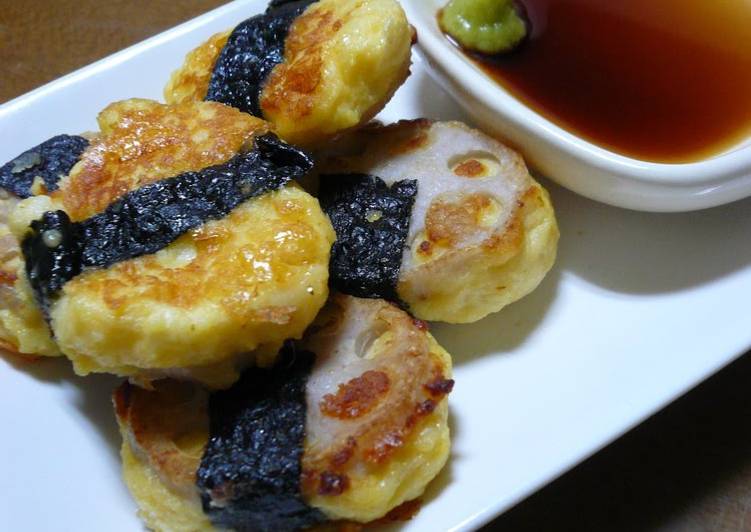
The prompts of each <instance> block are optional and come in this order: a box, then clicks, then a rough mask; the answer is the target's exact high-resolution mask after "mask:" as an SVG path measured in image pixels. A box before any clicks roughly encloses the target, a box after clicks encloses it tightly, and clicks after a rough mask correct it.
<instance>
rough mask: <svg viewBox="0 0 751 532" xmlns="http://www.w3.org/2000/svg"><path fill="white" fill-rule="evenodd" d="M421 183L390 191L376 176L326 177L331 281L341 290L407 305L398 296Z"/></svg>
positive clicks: (402, 184) (323, 200)
mask: <svg viewBox="0 0 751 532" xmlns="http://www.w3.org/2000/svg"><path fill="white" fill-rule="evenodd" d="M416 195H417V181H416V180H404V181H398V182H396V183H394V184H393V185H392V186H391V187H390V188H389V187H388V186H387V185H386V183H384V181H383V180H382V179H381V178H379V177H376V176H372V175H367V174H344V175H324V176H321V187H320V191H319V200H320V202H321V207H322V208H323V210H324V211H325V212H326V214H328V216H329V218H331V224H332V225H333V226H334V231H336V242H335V243H334V246H333V247H332V249H331V261H330V263H329V283H330V284H331V286H332V287H333V288H335V289H336V290H338V291H339V292H343V293H345V294H350V295H353V296H357V297H369V298H376V299H378V298H381V299H386V300H389V301H393V302H396V303H400V304H402V302H401V301H400V300H399V296H398V295H397V293H396V284H397V282H398V280H399V269H400V267H401V262H402V252H403V250H404V246H405V243H406V240H407V233H408V231H409V220H410V216H411V214H412V206H413V204H414V202H415V196H416Z"/></svg>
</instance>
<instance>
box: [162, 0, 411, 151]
mask: <svg viewBox="0 0 751 532" xmlns="http://www.w3.org/2000/svg"><path fill="white" fill-rule="evenodd" d="M411 40H412V30H411V28H410V26H409V24H408V22H407V18H406V16H405V14H404V12H403V10H402V8H401V6H400V5H399V3H398V2H397V1H396V0H320V1H313V0H297V1H286V2H272V3H271V5H269V7H268V9H267V10H266V12H265V13H263V14H260V15H256V16H254V17H251V18H249V19H247V20H246V21H244V22H242V23H240V24H239V25H238V26H237V27H235V28H234V29H233V30H230V31H226V32H223V33H219V34H216V35H214V36H213V37H211V38H210V39H209V40H208V41H206V42H205V43H204V44H202V45H201V46H199V47H198V48H196V49H195V50H193V51H192V52H190V53H189V54H188V55H187V57H186V59H185V63H184V64H183V66H182V67H181V68H180V69H178V70H177V71H175V72H174V73H173V74H172V78H171V79H170V81H169V83H168V84H167V87H166V88H165V91H164V95H165V99H166V101H167V102H169V103H178V102H185V101H195V100H202V99H206V100H210V101H217V102H221V103H225V104H227V105H231V106H233V107H236V108H238V109H240V110H241V111H244V112H247V113H251V114H253V115H255V116H259V117H262V118H264V119H266V120H268V121H269V122H271V123H272V124H273V126H274V129H275V130H276V132H277V133H278V134H279V136H280V137H281V138H283V139H285V140H287V141H288V142H292V143H294V144H300V145H305V146H309V145H318V144H321V143H323V142H324V141H325V140H326V139H328V138H330V137H331V136H333V135H335V134H336V133H338V132H340V131H343V130H346V129H350V128H352V127H355V126H357V125H360V124H364V123H366V122H368V121H369V120H370V119H371V118H372V117H373V116H375V115H376V114H377V113H378V111H379V110H380V109H382V108H383V106H384V105H385V104H386V102H387V101H388V100H389V99H390V98H391V96H392V94H393V93H394V91H395V90H396V89H397V88H398V87H399V86H400V85H401V84H402V82H403V81H404V79H406V77H407V75H408V73H409V64H410V47H411Z"/></svg>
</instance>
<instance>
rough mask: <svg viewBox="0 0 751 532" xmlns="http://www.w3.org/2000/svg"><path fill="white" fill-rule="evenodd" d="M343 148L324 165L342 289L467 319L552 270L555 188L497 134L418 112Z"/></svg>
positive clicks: (335, 273) (432, 314)
mask: <svg viewBox="0 0 751 532" xmlns="http://www.w3.org/2000/svg"><path fill="white" fill-rule="evenodd" d="M334 149H335V150H336V151H330V152H329V153H328V154H325V155H324V156H323V157H324V160H323V162H322V163H321V164H320V165H319V170H320V172H321V174H322V175H321V179H320V194H319V197H320V200H321V204H322V206H323V208H324V210H325V211H326V213H327V214H328V215H329V217H330V218H331V220H332V223H333V225H334V229H335V230H336V233H337V242H336V243H335V244H334V248H333V250H332V259H331V271H330V276H331V285H332V286H333V287H334V288H336V289H337V290H339V291H342V292H345V293H350V294H353V295H356V296H360V297H382V298H386V299H389V300H392V301H396V302H398V303H400V304H401V305H403V306H405V307H406V308H408V309H409V311H410V312H412V313H413V314H414V315H415V316H417V317H418V318H421V319H424V320H436V321H446V322H452V323H464V322H472V321H476V320H479V319H480V318H482V317H484V316H486V315H488V314H490V313H492V312H497V311H499V310H500V309H501V308H503V307H504V306H506V305H508V304H509V303H512V302H514V301H516V300H517V299H519V298H521V297H523V296H524V295H526V294H528V293H529V292H530V291H532V290H533V289H534V288H535V287H536V286H537V285H538V284H539V283H540V281H541V280H542V279H543V277H544V276H545V274H546V273H547V271H548V270H549V269H550V268H551V266H552V264H553V262H554V260H555V254H556V247H557V242H558V227H557V224H556V220H555V215H554V212H553V207H552V205H551V203H550V199H549V197H548V194H547V192H546V191H545V190H544V189H543V188H542V187H541V186H540V185H539V184H538V183H536V182H535V181H534V180H533V179H532V177H531V176H530V175H529V172H528V171H527V168H526V166H525V165H524V162H523V161H522V158H521V157H520V156H519V155H518V154H517V153H516V152H514V151H512V150H511V149H509V148H507V147H505V146H504V145H502V144H501V143H499V142H498V141H496V140H494V139H492V138H490V137H488V136H486V135H484V134H482V133H481V132H479V131H476V130H474V129H471V128H469V127H467V126H465V125H464V124H461V123H459V122H430V121H427V120H417V121H405V122H400V123H398V124H395V125H392V126H388V127H378V126H376V127H370V128H366V129H364V130H361V131H359V132H355V133H352V135H351V136H350V137H349V139H347V141H346V142H343V143H341V144H339V145H338V147H335V148H334Z"/></svg>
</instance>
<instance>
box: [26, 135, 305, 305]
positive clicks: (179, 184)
mask: <svg viewBox="0 0 751 532" xmlns="http://www.w3.org/2000/svg"><path fill="white" fill-rule="evenodd" d="M312 166H313V163H312V160H311V159H310V157H308V155H306V154H305V153H304V152H302V151H300V150H298V149H297V148H295V147H293V146H290V145H289V144H286V143H284V142H283V141H281V140H279V139H278V138H277V137H276V136H275V135H273V134H267V135H264V136H262V137H258V138H256V140H255V146H254V148H253V150H251V151H249V152H246V153H242V154H239V155H237V156H235V157H234V158H232V159H231V160H229V161H227V162H226V163H224V164H219V165H216V166H211V167H208V168H204V169H203V170H200V171H198V172H186V173H184V174H180V175H178V176H176V177H171V178H169V179H164V180H162V181H157V182H156V183H151V184H149V185H146V186H143V187H141V188H139V189H137V190H133V191H131V192H128V193H127V194H125V195H124V196H123V197H121V198H120V199H118V200H117V201H115V202H113V203H112V204H110V205H109V207H107V209H106V210H105V211H104V212H101V213H99V214H96V215H94V216H92V217H91V218H88V219H86V220H83V221H81V222H71V221H70V218H68V215H67V214H66V213H64V212H63V211H56V212H47V213H45V214H44V216H43V217H42V219H41V220H35V221H33V222H32V223H31V232H30V233H29V235H28V236H27V237H26V238H25V239H24V240H23V242H22V243H21V249H22V250H23V254H24V257H25V259H26V273H27V275H28V278H29V282H30V284H31V287H32V289H33V290H34V294H35V296H36V299H37V301H38V303H39V304H40V306H41V307H42V310H43V311H44V312H45V314H47V312H48V310H49V304H50V300H51V299H52V298H53V297H54V296H55V294H56V293H57V291H58V290H60V288H62V286H63V285H64V284H65V283H66V282H67V281H69V280H70V279H72V278H73V277H75V276H76V275H78V274H79V273H81V272H82V271H83V270H84V269H88V268H106V267H108V266H111V265H112V264H115V263H117V262H121V261H124V260H128V259H132V258H135V257H139V256H141V255H147V254H150V253H156V252H157V251H159V250H160V249H163V248H165V247H166V246H167V245H169V244H170V243H172V242H173V241H175V240H176V239H177V238H178V237H179V236H180V235H182V234H184V233H185V232H187V231H189V230H191V229H193V228H195V227H198V226H200V225H201V224H203V223H204V222H207V221H209V220H218V219H221V218H223V217H224V216H226V215H227V214H229V213H230V211H232V209H234V208H235V207H237V206H238V205H239V204H240V203H242V202H244V201H245V200H247V199H249V198H252V197H254V196H258V195H261V194H264V193H266V192H269V191H272V190H276V189H278V188H280V187H282V186H283V185H285V184H286V183H287V182H289V181H290V180H292V179H297V178H299V177H302V176H303V175H305V174H306V173H307V172H308V171H309V170H310V169H311V168H312ZM58 233H59V234H58ZM57 237H59V238H57ZM51 242H52V243H53V244H56V245H50V243H51ZM57 242H59V243H57Z"/></svg>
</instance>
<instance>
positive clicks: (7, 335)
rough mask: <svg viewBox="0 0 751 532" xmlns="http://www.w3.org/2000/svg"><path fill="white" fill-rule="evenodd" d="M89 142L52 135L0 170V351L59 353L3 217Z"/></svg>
mask: <svg viewBox="0 0 751 532" xmlns="http://www.w3.org/2000/svg"><path fill="white" fill-rule="evenodd" d="M88 145H89V140H88V139H86V138H84V137H81V136H78V135H57V136H55V137H52V138H51V139H48V140H46V141H44V142H42V143H41V144H39V145H38V146H35V147H33V148H31V149H29V150H26V151H25V152H23V153H22V154H20V155H18V156H17V157H15V158H14V159H12V160H11V161H9V162H7V163H6V164H4V165H3V166H2V167H0V347H2V348H3V349H6V350H8V351H12V352H16V353H24V354H29V355H56V354H59V353H58V351H57V348H56V346H55V344H54V342H52V340H51V339H50V337H49V334H48V332H47V328H46V326H45V325H44V321H43V319H42V315H41V313H40V312H39V310H38V309H37V308H36V306H35V305H34V303H33V300H32V297H31V293H30V291H29V290H28V287H27V286H25V280H24V279H23V275H21V276H19V275H18V273H19V268H22V267H23V264H22V263H23V260H22V257H21V249H20V247H19V246H18V241H17V240H16V238H15V237H14V236H13V234H12V233H11V231H10V228H9V227H8V217H9V216H10V213H11V211H12V210H13V209H14V208H15V207H16V205H17V204H18V202H19V201H20V200H21V199H23V198H28V197H31V196H33V195H38V194H47V193H48V192H49V191H53V190H56V189H57V184H58V182H59V181H60V179H62V178H63V177H65V176H66V175H68V173H69V172H70V171H71V169H72V168H73V166H74V165H75V164H76V163H77V162H78V160H79V159H80V157H81V154H82V153H83V151H84V150H85V149H86V147H87V146H88Z"/></svg>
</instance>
